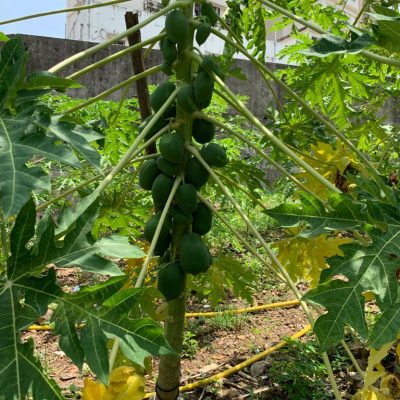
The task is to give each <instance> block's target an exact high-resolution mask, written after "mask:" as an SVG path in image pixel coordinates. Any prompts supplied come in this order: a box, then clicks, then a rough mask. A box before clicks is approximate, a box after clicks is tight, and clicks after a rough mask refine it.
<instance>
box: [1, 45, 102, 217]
mask: <svg viewBox="0 0 400 400" xmlns="http://www.w3.org/2000/svg"><path fill="white" fill-rule="evenodd" d="M26 58H27V53H26V52H25V48H24V45H23V42H22V40H21V39H20V38H14V39H11V40H9V41H8V42H6V43H5V44H4V45H3V46H2V48H1V51H0V206H1V208H2V209H3V215H4V217H5V218H8V217H10V216H11V215H14V214H16V213H18V211H19V210H20V209H21V207H22V206H23V205H24V204H25V203H26V202H27V201H28V198H29V196H30V193H31V191H33V190H46V191H49V190H50V181H49V178H48V176H47V175H46V174H45V172H44V171H43V170H42V169H41V168H40V167H38V166H35V165H33V166H30V165H28V164H29V163H32V164H37V160H36V159H35V157H37V156H41V157H44V158H45V159H46V160H52V161H56V162H60V163H62V164H66V165H70V166H74V167H78V166H79V165H80V163H79V159H78V158H77V156H76V155H75V154H74V152H76V153H78V154H80V155H82V156H83V158H84V159H85V160H87V161H88V162H89V163H90V164H91V165H93V166H95V167H96V168H99V164H100V155H99V154H98V153H97V152H96V151H95V150H94V148H92V147H91V145H90V144H89V142H90V141H93V140H97V139H99V138H101V137H102V136H100V135H98V134H96V133H94V132H93V131H91V130H88V129H86V128H83V127H80V126H77V125H75V124H73V123H70V122H65V121H63V120H61V119H60V117H51V112H50V110H49V109H45V108H44V107H43V106H41V105H39V104H38V98H39V97H40V96H41V95H43V94H44V93H46V92H48V91H49V90H51V89H60V88H61V89H65V88H68V87H76V85H77V84H76V83H74V82H73V81H71V80H69V79H64V78H59V77H57V76H55V75H53V74H49V73H47V72H44V73H37V74H35V75H33V76H32V77H31V78H30V79H29V80H28V81H27V82H25V67H26V65H25V64H26Z"/></svg>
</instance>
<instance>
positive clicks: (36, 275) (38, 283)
mask: <svg viewBox="0 0 400 400" xmlns="http://www.w3.org/2000/svg"><path fill="white" fill-rule="evenodd" d="M96 214H97V205H96V204H94V205H92V206H91V207H90V208H89V209H88V210H87V212H86V213H85V214H83V215H82V216H81V217H80V218H79V219H78V220H77V221H76V224H75V225H74V228H73V229H71V230H70V232H69V233H68V234H67V235H66V236H65V237H64V238H63V240H62V241H56V240H55V237H54V223H53V221H52V219H51V218H50V217H49V216H48V215H45V216H44V217H43V218H44V219H45V221H44V222H43V221H42V222H41V227H40V229H38V230H36V237H35V219H36V209H35V204H34V202H33V201H32V200H31V199H30V200H29V201H28V202H27V203H26V204H25V205H24V207H22V209H21V211H20V212H19V213H18V215H17V218H16V221H15V224H14V227H13V229H12V232H11V234H10V252H11V255H10V257H9V258H8V260H7V271H6V277H3V279H2V280H1V283H0V324H1V325H0V326H1V328H0V329H1V335H0V360H1V361H0V370H1V373H0V398H7V399H24V398H26V396H27V395H28V394H29V393H31V394H32V395H33V397H34V398H35V399H36V398H37V399H44V398H46V399H47V398H48V399H62V396H61V393H60V389H59V388H58V387H57V385H56V384H55V383H54V381H53V380H51V379H49V378H48V377H46V375H45V373H44V372H43V369H42V367H41V365H40V362H39V361H38V360H36V359H35V357H34V347H33V344H32V343H31V342H25V343H22V341H21V331H22V330H23V329H25V328H26V327H27V326H29V325H31V324H33V323H34V322H35V321H36V320H37V319H38V318H39V317H41V316H43V315H44V314H45V313H46V312H47V310H48V306H49V304H50V303H56V304H58V306H57V308H56V309H55V311H54V313H53V317H52V318H53V320H54V321H55V326H56V332H57V333H58V334H60V346H61V348H63V349H64V350H65V352H66V354H68V355H69V356H70V357H71V359H72V360H73V361H74V362H75V363H76V364H77V365H78V366H82V363H83V361H84V360H86V361H87V363H88V364H89V366H90V367H91V368H92V369H93V370H94V371H95V372H96V373H97V374H98V375H99V376H100V377H101V378H102V379H103V380H104V381H105V382H107V379H108V347H107V342H108V338H109V337H113V338H114V337H119V338H120V340H121V348H122V349H123V351H124V352H125V353H126V354H127V353H128V355H129V356H130V358H132V359H133V361H134V362H136V363H137V364H143V359H144V357H145V356H148V355H149V354H152V355H159V354H164V353H170V352H171V351H172V350H171V348H170V347H169V345H168V344H167V343H166V341H165V339H164V337H163V330H162V328H161V327H160V326H159V325H158V324H156V323H155V322H154V321H152V320H150V319H146V318H144V319H131V318H130V317H129V313H130V312H131V310H132V308H133V307H135V306H138V304H139V301H140V300H141V297H142V291H143V289H126V290H124V291H120V289H121V288H122V287H123V286H124V284H125V282H126V279H127V277H126V276H125V275H121V276H116V277H112V278H110V279H108V280H107V281H106V282H102V283H100V284H98V285H96V286H94V287H84V288H82V289H81V290H80V291H79V292H78V293H76V294H66V293H64V292H63V291H62V290H61V288H60V287H59V286H58V284H57V277H56V273H55V270H54V268H50V269H49V268H48V265H49V264H51V265H56V266H57V265H62V266H71V265H78V266H80V267H81V268H83V269H86V270H89V271H93V272H100V273H108V274H114V275H116V274H122V273H121V272H120V271H119V269H118V268H117V267H116V266H115V265H114V264H113V263H112V262H111V261H110V260H105V259H103V258H101V257H100V256H99V255H98V254H100V253H101V254H112V255H113V256H121V255H122V256H126V255H130V256H137V255H140V256H142V252H141V251H140V250H139V249H137V248H135V247H134V246H131V247H132V251H130V250H129V249H128V244H127V243H126V241H125V240H120V239H118V238H117V237H112V238H111V239H110V240H109V241H107V240H103V241H102V242H100V244H99V245H96V242H94V241H93V239H92V238H91V237H90V227H91V225H92V224H93V220H94V219H95V217H96ZM35 241H36V243H35ZM111 244H116V246H115V248H113V249H112V250H111V251H110V250H109V247H110V245H111ZM82 323H84V327H83V329H81V331H80V333H79V334H78V331H77V329H79V328H80V326H78V327H77V325H76V324H82Z"/></svg>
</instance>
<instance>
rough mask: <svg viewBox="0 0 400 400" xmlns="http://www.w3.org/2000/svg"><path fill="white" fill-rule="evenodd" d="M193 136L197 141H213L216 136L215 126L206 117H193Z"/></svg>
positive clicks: (202, 142)
mask: <svg viewBox="0 0 400 400" xmlns="http://www.w3.org/2000/svg"><path fill="white" fill-rule="evenodd" d="M192 136H193V137H194V139H195V140H196V142H198V143H201V144H204V143H208V142H211V140H213V138H214V136H215V126H214V124H212V123H211V122H209V121H206V120H205V119H198V118H195V119H193V124H192Z"/></svg>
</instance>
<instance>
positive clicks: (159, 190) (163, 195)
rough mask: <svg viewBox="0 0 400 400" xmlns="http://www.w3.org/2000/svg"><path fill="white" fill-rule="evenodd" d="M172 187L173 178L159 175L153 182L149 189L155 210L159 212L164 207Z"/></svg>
mask: <svg viewBox="0 0 400 400" xmlns="http://www.w3.org/2000/svg"><path fill="white" fill-rule="evenodd" d="M173 185H174V178H172V177H170V176H168V175H165V174H160V175H158V176H157V178H156V179H155V180H154V182H153V186H152V187H151V195H152V197H153V203H154V207H155V208H156V210H160V209H162V208H163V207H164V205H165V203H166V202H167V200H168V197H169V194H170V193H171V190H172V187H173Z"/></svg>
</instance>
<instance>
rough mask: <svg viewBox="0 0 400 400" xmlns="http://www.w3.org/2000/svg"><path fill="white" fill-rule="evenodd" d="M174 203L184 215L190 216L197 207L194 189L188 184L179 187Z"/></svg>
mask: <svg viewBox="0 0 400 400" xmlns="http://www.w3.org/2000/svg"><path fill="white" fill-rule="evenodd" d="M175 202H176V204H177V205H178V207H179V208H180V209H181V210H182V211H183V212H184V213H185V214H192V213H193V211H195V210H196V208H197V205H198V200H197V190H196V188H195V187H194V186H193V185H192V184H190V183H185V184H183V185H180V186H179V188H178V190H177V191H176V194H175Z"/></svg>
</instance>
